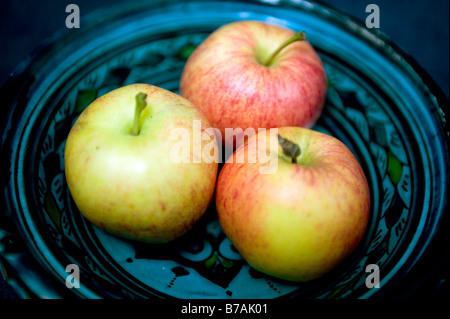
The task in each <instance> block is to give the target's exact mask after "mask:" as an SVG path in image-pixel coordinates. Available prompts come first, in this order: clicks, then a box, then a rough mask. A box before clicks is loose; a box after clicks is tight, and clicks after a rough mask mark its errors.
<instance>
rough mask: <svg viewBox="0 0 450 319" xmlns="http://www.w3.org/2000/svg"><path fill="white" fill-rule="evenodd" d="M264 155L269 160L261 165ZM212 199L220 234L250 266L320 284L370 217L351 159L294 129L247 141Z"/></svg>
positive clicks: (338, 145) (331, 141)
mask: <svg viewBox="0 0 450 319" xmlns="http://www.w3.org/2000/svg"><path fill="white" fill-rule="evenodd" d="M262 137H264V138H265V141H263V142H262V143H260V140H261V138H262ZM255 150H257V151H255ZM255 152H256V154H260V155H261V154H262V156H256V157H255V156H254V155H255ZM252 154H253V155H252ZM265 154H267V155H268V156H269V157H270V158H271V159H270V161H269V160H267V158H266V159H265V160H264V161H263V160H261V158H263V157H264V156H265ZM239 157H241V158H244V159H251V158H256V161H254V162H251V161H248V160H245V161H239V160H238V158H239ZM276 160H278V162H277V165H275V169H274V170H271V173H269V174H267V173H266V174H261V171H262V168H264V167H265V166H268V165H272V166H274V162H275V161H276ZM215 200H216V207H217V213H218V217H219V221H220V224H221V225H222V228H223V230H224V232H225V234H226V235H227V236H228V238H229V239H230V241H231V242H232V243H233V244H234V246H235V247H236V248H237V250H238V251H239V252H240V254H241V255H242V257H243V258H244V259H245V260H246V261H247V262H248V264H249V265H250V266H252V267H253V268H255V269H257V270H259V271H261V272H263V273H266V274H269V275H271V276H274V277H277V278H281V279H285V280H290V281H295V282H303V281H309V280H312V279H316V278H319V277H321V276H323V275H324V274H326V273H328V272H329V271H331V270H332V269H333V268H334V267H336V266H337V265H338V264H340V263H341V262H342V261H343V260H344V259H345V258H346V257H348V256H349V255H350V254H351V253H352V252H353V251H354V250H355V248H356V247H357V246H358V244H359V243H360V241H361V239H362V238H363V235H364V233H365V230H366V227H367V224H368V219H369V214H370V191H369V186H368V183H367V180H366V177H365V175H364V172H363V169H362V168H361V166H360V164H359V162H358V161H357V159H356V158H355V156H354V155H353V153H352V152H351V151H350V150H349V149H348V148H347V147H346V146H345V145H344V144H343V143H342V142H340V141H339V140H338V139H336V138H334V137H332V136H330V135H326V134H323V133H320V132H317V131H313V130H310V129H306V128H299V127H282V128H279V129H278V135H277V138H271V137H270V136H269V131H266V132H265V133H258V134H257V135H254V136H252V137H251V138H249V139H248V141H247V142H245V143H244V144H243V145H241V146H240V147H239V148H238V149H237V150H236V151H235V152H234V154H233V156H232V157H230V158H229V159H228V160H227V162H226V163H225V164H224V166H223V168H222V169H221V171H220V174H219V178H218V181H217V187H216V198H215Z"/></svg>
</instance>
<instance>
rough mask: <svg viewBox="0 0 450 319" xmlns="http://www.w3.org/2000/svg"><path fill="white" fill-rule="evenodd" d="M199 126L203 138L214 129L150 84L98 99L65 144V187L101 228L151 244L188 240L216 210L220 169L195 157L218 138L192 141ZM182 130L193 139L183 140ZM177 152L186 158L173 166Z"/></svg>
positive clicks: (185, 102) (183, 103)
mask: <svg viewBox="0 0 450 319" xmlns="http://www.w3.org/2000/svg"><path fill="white" fill-rule="evenodd" d="M194 123H199V125H200V126H199V127H198V129H199V130H201V132H203V131H205V130H206V129H208V128H210V127H211V125H210V124H209V122H208V120H207V119H206V118H205V117H204V115H203V114H202V113H201V112H200V111H198V110H197V109H196V108H195V106H194V105H193V104H192V103H191V102H189V101H188V100H186V99H185V98H183V97H181V96H180V95H177V94H175V93H172V92H169V91H167V90H164V89H162V88H158V87H155V86H151V85H147V84H133V85H128V86H124V87H121V88H119V89H116V90H114V91H111V92H109V93H107V94H105V95H103V96H101V97H99V98H98V99H96V100H95V101H94V102H93V103H92V104H91V105H89V106H88V107H87V108H86V109H85V110H84V111H83V112H82V114H81V115H80V116H79V118H78V119H77V120H76V122H75V124H74V126H73V127H72V129H71V131H70V133H69V135H68V138H67V141H66V145H65V154H64V161H65V175H66V180H67V184H68V187H69V190H70V193H71V195H72V198H73V200H74V202H75V204H76V205H77V207H78V208H79V210H80V212H81V213H82V214H83V215H84V216H85V217H86V218H87V219H88V220H89V221H91V222H92V223H93V224H94V225H96V226H98V227H99V228H102V229H104V230H106V231H109V232H111V233H114V234H117V235H121V236H124V237H127V238H132V239H136V240H141V241H145V242H149V243H164V242H168V241H171V240H174V239H176V238H178V237H180V236H181V235H183V234H185V233H186V232H187V231H188V230H189V229H191V228H192V227H193V225H194V224H195V223H196V222H197V221H198V220H199V219H200V218H201V217H202V215H203V214H204V213H205V211H206V209H207V207H208V205H209V204H210V201H211V200H212V198H213V194H214V188H215V182H216V179H217V170H218V164H217V162H218V161H217V160H215V161H211V160H210V159H209V158H207V160H203V158H202V153H199V152H198V151H197V152H196V153H194V152H193V150H199V149H200V150H201V149H202V147H203V146H205V145H207V144H208V143H216V140H215V138H214V135H212V136H211V139H212V140H207V139H196V140H194V138H193V136H195V134H194V126H195V125H194ZM176 130H184V131H185V132H186V136H188V137H189V138H187V139H182V140H181V141H179V140H177V139H176V138H174V136H173V132H174V131H176ZM180 143H181V146H183V147H184V148H180ZM174 149H180V150H181V149H183V153H182V154H181V155H180V157H181V156H187V157H188V158H180V159H179V160H175V159H174V156H173V154H174ZM185 150H187V152H185ZM205 154H206V153H205ZM199 157H200V158H199Z"/></svg>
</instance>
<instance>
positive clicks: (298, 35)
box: [264, 31, 306, 66]
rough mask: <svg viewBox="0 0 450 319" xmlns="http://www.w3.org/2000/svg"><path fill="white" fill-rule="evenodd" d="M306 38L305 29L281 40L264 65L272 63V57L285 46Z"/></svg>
mask: <svg viewBox="0 0 450 319" xmlns="http://www.w3.org/2000/svg"><path fill="white" fill-rule="evenodd" d="M304 40H306V33H305V31H300V32H297V33H296V34H294V35H293V36H292V37H291V38H289V39H288V40H286V41H285V42H283V43H282V44H281V45H280V46H279V47H278V49H276V50H275V52H273V53H272V55H271V56H270V57H269V58H268V59H267V61H266V63H264V66H269V65H271V64H272V62H273V59H275V57H276V56H277V54H278V53H280V51H281V50H283V49H284V48H285V47H287V46H288V45H289V44H291V43H293V42H296V41H304Z"/></svg>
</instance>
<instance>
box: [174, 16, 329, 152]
mask: <svg viewBox="0 0 450 319" xmlns="http://www.w3.org/2000/svg"><path fill="white" fill-rule="evenodd" d="M299 40H300V41H299ZM326 87H327V79H326V73H325V69H324V66H323V64H322V62H321V60H320V58H319V56H318V55H317V53H316V52H315V50H314V49H313V47H312V46H311V45H310V44H309V43H308V42H307V41H305V33H304V32H300V33H297V34H296V33H295V32H294V31H293V30H290V29H287V28H285V27H281V26H277V25H272V24H269V23H265V22H259V21H238V22H233V23H230V24H227V25H225V26H222V27H221V28H219V29H218V30H216V31H215V32H213V33H212V34H211V35H210V36H209V37H208V38H206V39H205V41H203V42H202V43H201V44H200V45H199V46H198V47H197V49H196V50H195V51H194V52H193V53H192V55H191V56H190V57H189V59H188V61H187V62H186V65H185V68H184V70H183V74H182V77H181V82H180V93H181V95H183V96H184V97H186V98H187V99H189V100H190V101H191V102H193V103H194V104H195V105H196V106H197V107H199V108H200V109H201V110H202V111H203V112H204V113H205V114H206V116H207V117H208V119H209V121H210V122H211V124H212V126H213V127H216V128H218V129H219V130H220V133H221V135H222V136H221V137H222V139H223V141H224V142H225V145H227V146H229V147H232V146H233V140H234V141H235V142H237V144H239V142H240V141H242V138H243V136H244V135H245V134H244V133H248V134H246V135H247V136H249V135H252V132H256V130H257V129H258V128H271V127H282V126H302V127H308V128H309V127H312V125H313V124H314V123H315V122H316V120H317V119H318V117H319V116H320V114H321V111H322V108H323V104H324V101H325V93H326ZM225 128H230V129H239V130H238V131H235V132H232V133H235V134H230V132H229V134H226V132H225ZM247 128H251V129H252V130H248V131H246V132H245V130H246V129H247ZM243 131H244V132H243Z"/></svg>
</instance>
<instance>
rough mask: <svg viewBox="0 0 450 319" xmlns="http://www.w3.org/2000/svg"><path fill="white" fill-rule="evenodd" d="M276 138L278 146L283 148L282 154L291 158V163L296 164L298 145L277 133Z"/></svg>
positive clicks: (298, 153)
mask: <svg viewBox="0 0 450 319" xmlns="http://www.w3.org/2000/svg"><path fill="white" fill-rule="evenodd" d="M277 138H278V144H280V146H281V148H282V150H283V154H284V155H286V156H288V157H289V158H290V159H291V160H292V163H294V164H296V163H297V157H298V156H299V155H300V153H301V151H300V146H298V145H297V144H295V143H293V142H291V141H289V140H288V139H286V138H284V137H282V136H281V135H279V134H277Z"/></svg>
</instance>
